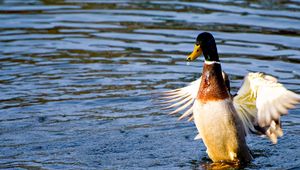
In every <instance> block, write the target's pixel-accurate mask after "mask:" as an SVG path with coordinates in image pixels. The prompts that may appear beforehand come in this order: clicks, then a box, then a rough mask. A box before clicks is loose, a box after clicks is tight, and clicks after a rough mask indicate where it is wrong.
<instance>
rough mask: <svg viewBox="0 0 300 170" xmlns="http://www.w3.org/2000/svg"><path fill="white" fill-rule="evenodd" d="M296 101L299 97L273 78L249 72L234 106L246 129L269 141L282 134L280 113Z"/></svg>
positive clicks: (234, 101)
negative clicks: (262, 135)
mask: <svg viewBox="0 0 300 170" xmlns="http://www.w3.org/2000/svg"><path fill="white" fill-rule="evenodd" d="M299 102H300V96H299V95H298V94H296V93H294V92H292V91H289V90H287V89H286V88H285V87H284V86H283V85H282V84H280V83H278V82H277V79H276V78H274V77H272V76H269V75H264V74H263V73H249V74H248V75H247V76H246V77H245V79H244V83H243V85H242V87H241V88H240V90H239V91H238V94H237V96H235V97H234V98H233V103H234V107H235V108H236V110H237V112H238V115H239V116H240V118H241V120H242V121H243V124H244V127H245V129H246V131H247V132H256V133H257V132H258V133H262V134H265V135H267V136H268V137H269V138H270V140H271V141H272V142H273V143H277V137H278V136H282V135H283V132H282V129H281V123H280V116H282V115H284V114H287V112H288V109H291V108H293V107H294V106H295V105H296V104H297V103H299Z"/></svg>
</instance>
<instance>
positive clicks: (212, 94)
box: [161, 32, 300, 163]
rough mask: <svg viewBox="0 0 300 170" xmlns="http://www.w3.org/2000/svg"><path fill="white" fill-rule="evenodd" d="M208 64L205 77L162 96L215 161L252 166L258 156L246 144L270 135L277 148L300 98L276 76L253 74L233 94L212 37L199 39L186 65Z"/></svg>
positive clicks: (205, 36) (207, 36)
mask: <svg viewBox="0 0 300 170" xmlns="http://www.w3.org/2000/svg"><path fill="white" fill-rule="evenodd" d="M202 54H203V55H204V58H205V61H204V66H203V71H202V76H201V77H200V78H199V79H198V80H196V81H194V82H192V83H190V84H189V85H188V86H186V87H183V88H179V89H175V90H170V91H167V92H164V93H163V96H162V98H161V99H162V100H163V101H162V102H163V103H164V104H168V105H169V106H168V107H166V108H167V109H170V108H177V109H176V110H174V111H173V112H171V113H170V114H175V113H178V112H180V111H183V110H184V111H185V112H184V113H183V114H182V115H181V116H180V117H179V119H183V118H186V117H189V120H190V121H191V120H194V123H195V125H196V127H197V130H198V135H196V137H195V139H202V140H203V143H204V145H205V146H206V148H207V151H206V152H207V154H208V156H209V157H210V158H211V160H212V161H213V162H224V161H225V162H241V163H247V162H250V161H251V160H252V159H253V157H252V155H251V152H250V150H249V148H248V146H247V144H246V139H245V138H246V136H247V135H248V134H250V133H254V134H259V135H265V136H267V137H268V138H269V139H270V140H271V141H272V142H273V143H274V144H276V143H277V138H278V137H280V136H282V135H283V132H282V128H281V123H280V117H281V116H282V115H285V114H287V112H288V109H291V108H293V107H294V106H295V105H296V104H297V103H299V102H300V96H299V95H298V94H296V93H294V92H292V91H289V90H287V89H286V88H285V87H284V86H283V85H282V84H280V83H278V81H277V79H276V78H275V77H273V76H270V75H266V74H263V73H248V75H246V76H245V78H244V82H243V84H242V86H241V88H240V89H239V91H238V92H237V94H236V95H234V96H233V95H231V94H230V83H229V79H228V76H227V74H226V73H225V72H223V71H222V68H221V62H220V60H219V55H218V52H217V47H216V42H215V39H214V37H213V36H212V34H210V33H208V32H203V33H201V34H199V35H198V37H197V39H196V44H195V46H194V51H193V52H192V53H191V54H190V55H189V56H188V57H187V61H194V60H195V59H196V58H197V57H199V56H200V55H202Z"/></svg>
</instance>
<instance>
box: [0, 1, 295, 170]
mask: <svg viewBox="0 0 300 170" xmlns="http://www.w3.org/2000/svg"><path fill="white" fill-rule="evenodd" d="M0 3H1V5H0V13H1V15H0V47H1V48H0V72H1V74H0V85H1V97H0V101H1V105H0V122H1V125H0V143H1V144H0V158H1V159H0V168H8V169H9V168H12V169H15V168H20V169H36V168H41V169H59V168H60V169H102V168H108V169H114V168H115V169H136V168H153V169H162V168H166V169H207V168H211V166H213V165H212V164H211V162H210V160H209V159H208V157H207V155H206V152H205V147H204V145H203V143H202V142H199V141H194V140H193V138H194V136H195V135H196V128H195V127H194V125H193V124H192V123H188V122H185V121H181V122H178V121H176V120H177V117H172V116H169V115H167V114H166V112H165V111H163V110H161V109H160V108H156V107H155V106H153V103H152V102H151V97H152V96H151V95H150V94H152V93H155V92H160V91H164V90H168V89H173V88H176V87H182V86H184V85H186V84H188V83H189V82H191V81H193V80H194V79H196V78H197V77H199V75H200V71H201V69H202V66H201V62H200V61H199V60H198V62H194V63H190V65H187V64H186V62H185V60H184V59H185V55H186V54H187V53H188V52H190V51H191V50H192V48H193V47H192V46H193V43H194V38H195V36H196V35H197V34H198V33H199V32H202V31H210V32H212V33H213V34H214V35H215V37H216V40H217V43H218V48H219V52H220V56H221V60H222V62H223V69H224V70H225V71H226V72H227V73H228V74H229V75H230V78H231V79H232V85H233V87H234V91H236V89H237V87H239V85H240V83H241V81H242V78H243V76H244V75H245V74H246V73H247V72H248V71H262V72H267V73H269V74H271V75H274V76H276V77H278V78H279V80H280V82H282V83H284V84H285V85H286V86H287V87H288V88H289V89H291V90H293V91H295V92H297V93H300V88H299V87H300V86H299V85H300V80H299V77H300V67H299V63H300V43H299V42H300V2H299V1H279V0H278V1H276V0H273V1H230V0H211V1H204V2H197V1H188V0H178V1H175V0H174V1H131V0H118V1H103V0H57V1H52V0H40V1H39V0H30V1H23V0H14V1H11V0H2V1H0ZM200 60H201V59H200ZM299 112H300V110H299V109H295V110H293V111H291V112H290V114H289V116H287V117H284V119H283V127H284V131H285V135H284V138H281V139H280V140H279V144H278V145H272V144H270V142H269V141H268V140H265V139H262V138H250V139H249V144H250V148H251V149H252V150H253V153H254V155H255V160H254V161H253V163H252V164H251V165H249V166H247V168H248V169H269V168H275V169H282V168H284V169H289V168H290V169H292V168H295V169H297V168H299V167H300V160H299V159H300V152H299V147H298V146H299V139H300V137H299V133H300V131H299V129H300V124H299V122H300V116H299Z"/></svg>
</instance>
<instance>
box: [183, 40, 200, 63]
mask: <svg viewBox="0 0 300 170" xmlns="http://www.w3.org/2000/svg"><path fill="white" fill-rule="evenodd" d="M201 54H202V49H201V47H200V45H198V44H195V46H194V51H193V52H192V53H191V54H190V55H189V56H188V57H187V58H186V60H187V61H194V60H195V59H196V58H197V57H199V56H200V55H201Z"/></svg>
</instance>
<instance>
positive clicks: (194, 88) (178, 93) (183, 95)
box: [160, 77, 201, 121]
mask: <svg viewBox="0 0 300 170" xmlns="http://www.w3.org/2000/svg"><path fill="white" fill-rule="evenodd" d="M200 82H201V77H200V78H199V79H197V80H195V81H193V82H191V83H190V84H189V85H188V86H186V87H183V88H178V89H175V90H170V91H166V92H163V93H162V96H161V97H160V101H161V102H160V103H161V104H164V105H167V106H166V107H164V109H173V108H177V109H175V110H174V111H171V112H170V113H169V114H176V113H179V112H180V111H183V110H186V111H185V112H184V113H183V114H182V115H181V116H180V117H179V118H178V119H179V120H181V119H184V118H189V121H191V120H192V118H193V117H192V113H193V103H194V101H195V99H196V97H197V94H198V90H199V86H200Z"/></svg>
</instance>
